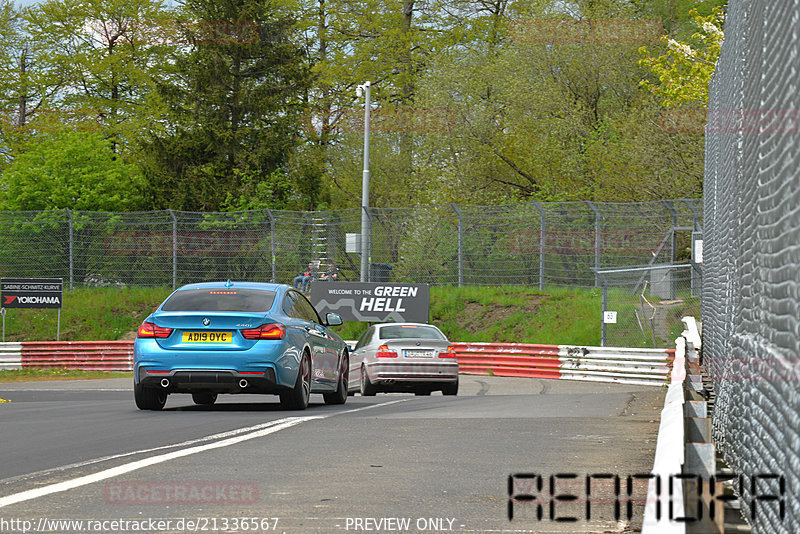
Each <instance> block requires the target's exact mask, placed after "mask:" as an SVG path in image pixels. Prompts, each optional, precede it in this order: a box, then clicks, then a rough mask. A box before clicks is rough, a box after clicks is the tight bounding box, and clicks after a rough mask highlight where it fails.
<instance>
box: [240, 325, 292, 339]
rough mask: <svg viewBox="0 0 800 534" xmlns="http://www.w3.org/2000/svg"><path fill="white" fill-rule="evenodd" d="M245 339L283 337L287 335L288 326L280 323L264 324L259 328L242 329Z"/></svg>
mask: <svg viewBox="0 0 800 534" xmlns="http://www.w3.org/2000/svg"><path fill="white" fill-rule="evenodd" d="M242 337H243V338H245V339H283V338H284V337H286V327H285V326H283V325H282V324H280V323H268V324H262V325H261V326H259V327H258V328H248V329H247V330H242Z"/></svg>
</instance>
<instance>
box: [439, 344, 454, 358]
mask: <svg viewBox="0 0 800 534" xmlns="http://www.w3.org/2000/svg"><path fill="white" fill-rule="evenodd" d="M439 357H440V358H455V357H456V348H455V346H453V345H450V346H449V347H447V352H440V353H439Z"/></svg>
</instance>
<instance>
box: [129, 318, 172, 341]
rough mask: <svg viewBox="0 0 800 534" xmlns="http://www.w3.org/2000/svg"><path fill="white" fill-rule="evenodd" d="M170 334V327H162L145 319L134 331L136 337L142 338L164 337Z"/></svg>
mask: <svg viewBox="0 0 800 534" xmlns="http://www.w3.org/2000/svg"><path fill="white" fill-rule="evenodd" d="M170 334H172V328H163V327H161V326H158V325H156V324H155V323H149V322H147V321H145V322H143V323H142V326H140V327H139V330H138V331H137V332H136V337H140V338H144V339H153V338H156V339H166V338H168V337H169V336H170Z"/></svg>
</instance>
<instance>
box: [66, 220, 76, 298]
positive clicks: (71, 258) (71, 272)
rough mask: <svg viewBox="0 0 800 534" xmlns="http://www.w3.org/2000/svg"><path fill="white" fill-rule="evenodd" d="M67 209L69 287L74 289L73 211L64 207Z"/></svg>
mask: <svg viewBox="0 0 800 534" xmlns="http://www.w3.org/2000/svg"><path fill="white" fill-rule="evenodd" d="M64 209H65V210H67V217H69V289H70V290H72V288H73V287H72V279H73V272H74V271H73V268H74V260H73V247H74V237H73V224H72V212H71V211H70V210H69V208H64Z"/></svg>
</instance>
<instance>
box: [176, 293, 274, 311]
mask: <svg viewBox="0 0 800 534" xmlns="http://www.w3.org/2000/svg"><path fill="white" fill-rule="evenodd" d="M274 300H275V292H274V291H264V290H262V289H227V288H222V289H184V290H183V291H176V292H175V293H174V294H173V295H172V296H171V297H170V298H169V299H167V301H166V302H165V303H164V305H163V306H162V307H161V309H162V310H163V311H208V312H212V311H234V312H265V311H267V310H269V309H270V308H271V307H272V302H273V301H274Z"/></svg>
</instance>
